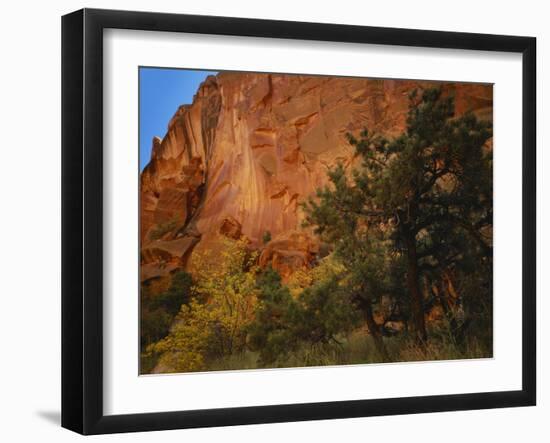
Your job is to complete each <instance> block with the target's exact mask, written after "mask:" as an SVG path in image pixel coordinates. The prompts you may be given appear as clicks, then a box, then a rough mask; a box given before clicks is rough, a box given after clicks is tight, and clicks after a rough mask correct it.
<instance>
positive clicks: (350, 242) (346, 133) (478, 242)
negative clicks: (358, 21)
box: [62, 9, 536, 434]
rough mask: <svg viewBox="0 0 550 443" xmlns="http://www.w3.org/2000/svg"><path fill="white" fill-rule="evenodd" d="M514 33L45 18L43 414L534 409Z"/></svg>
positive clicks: (530, 170)
mask: <svg viewBox="0 0 550 443" xmlns="http://www.w3.org/2000/svg"><path fill="white" fill-rule="evenodd" d="M535 51H536V41H535V39H534V38H530V37H512V36H497V35H483V34H463V33H452V32H435V31H420V30H408V29H388V28H373V27H358V26H347V25H336V24H318V23H298V22H279V21H269V20H252V19H242V18H228V17H207V16H189V15H175V14H158V13H146V12H125V11H108V10H90V9H84V10H81V11H77V12H74V13H72V14H69V15H66V16H64V17H63V21H62V56H63V66H62V76H63V79H62V86H63V88H62V89H63V94H62V105H63V111H62V112H63V115H62V120H63V127H62V135H63V137H62V138H63V146H62V151H63V156H62V158H63V165H62V172H63V211H62V212H63V214H62V218H63V227H62V231H63V246H62V250H63V294H62V296H63V302H62V307H63V312H62V321H63V324H62V334H63V337H62V345H63V346H62V358H63V361H62V372H63V373H62V381H63V383H62V425H63V426H64V427H66V428H69V429H72V430H74V431H77V432H80V433H83V434H100V433H113V432H129V431H146V430H160V429H176V428H190V427H206V426H227V425H238V424H251V423H272V422H281V421H299V420H316V419H328V418H346V417H360V416H375V415H388V414H408V413H422V412H433V411H453V410H464V409H483V408H497V407H512V406H529V405H534V404H535V401H536V372H535V370H536V353H535V351H536V337H535V335H536V334H535V331H536V325H535V319H536V316H535V305H536V281H535V262H536V250H535V246H536V216H535V202H536V186H535V166H536V159H535V130H536V125H535V121H536V119H535V110H536V106H535V95H536V94H535V72H536V69H535V59H536V53H535Z"/></svg>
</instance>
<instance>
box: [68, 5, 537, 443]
mask: <svg viewBox="0 0 550 443" xmlns="http://www.w3.org/2000/svg"><path fill="white" fill-rule="evenodd" d="M107 28H118V29H132V30H147V31H171V32H180V33H181V32H183V33H199V34H217V35H227V36H248V37H269V38H280V39H301V40H316V41H332V42H352V43H368V44H377V45H399V46H416V47H425V48H453V49H465V50H482V51H501V52H510V53H520V54H522V64H523V79H522V82H523V86H522V87H523V98H522V107H523V108H522V111H523V114H522V131H523V135H522V137H523V138H522V158H523V165H522V171H523V177H522V183H523V189H522V195H523V203H522V204H523V208H522V209H523V214H522V221H523V233H522V240H523V246H522V248H523V251H522V253H523V257H522V263H523V268H522V290H523V291H522V314H521V315H522V359H523V361H522V389H521V390H517V391H506V392H479V393H468V394H457V395H435V396H420V397H403V398H391V399H370V400H357V401H333V402H323V403H307V404H287V405H281V404H279V405H266V406H260V407H236V408H224V409H208V410H190V411H177V412H160V413H142V414H131V415H104V413H103V407H102V404H103V373H102V371H103V343H102V327H103V326H102V325H103V319H102V316H103V299H102V284H103V279H102V266H103V246H102V245H103V227H102V223H103V208H102V207H103V198H102V195H103V181H102V177H103V166H102V164H103V147H102V137H103V111H102V109H103V88H102V84H103V78H102V77H103V38H102V37H103V30H104V29H107ZM535 85H536V39H535V38H532V37H515V36H503V35H484V34H470V33H456V32H440V31H422V30H412V29H390V28H377V27H364V26H348V25H337V24H319V23H300V22H283V21H272V20H256V19H244V18H229V17H209V16H193V15H177V14H161V13H149V12H127V11H110V10H97V9H83V10H80V11H76V12H73V13H71V14H68V15H65V16H64V17H63V18H62V201H63V203H62V426H63V427H65V428H68V429H71V430H73V431H76V432H79V433H82V434H103V433H115V432H132V431H151V430H162V429H178V428H194V427H211V426H229V425H241V424H255V423H273V422H285V421H301V420H319V419H331V418H347V417H363V416H380V415H392V414H412V413H424V412H436V411H457V410H467V409H486V408H502V407H513V406H530V405H535V403H536V315H535V313H536V275H535V274H536V270H535V269H536V175H535V173H536V142H535V140H536V132H535V131H536V89H535Z"/></svg>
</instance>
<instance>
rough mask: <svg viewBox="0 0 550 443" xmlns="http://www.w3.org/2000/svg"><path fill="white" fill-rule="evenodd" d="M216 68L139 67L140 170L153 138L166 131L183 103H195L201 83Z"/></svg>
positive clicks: (147, 159)
mask: <svg viewBox="0 0 550 443" xmlns="http://www.w3.org/2000/svg"><path fill="white" fill-rule="evenodd" d="M214 74H216V72H214V71H194V70H188V69H170V68H139V111H140V113H139V170H140V171H142V170H143V168H144V167H145V166H146V165H147V163H149V159H150V158H151V140H153V137H154V136H155V135H156V136H158V137H160V138H162V137H164V135H165V134H166V128H167V126H168V122H169V121H170V119H171V118H172V116H173V115H174V113H175V112H176V110H177V109H178V107H179V106H180V105H183V104H188V103H192V102H193V95H195V93H196V92H197V89H198V87H199V85H200V84H201V83H202V82H203V81H204V79H206V77H208V76H209V75H214Z"/></svg>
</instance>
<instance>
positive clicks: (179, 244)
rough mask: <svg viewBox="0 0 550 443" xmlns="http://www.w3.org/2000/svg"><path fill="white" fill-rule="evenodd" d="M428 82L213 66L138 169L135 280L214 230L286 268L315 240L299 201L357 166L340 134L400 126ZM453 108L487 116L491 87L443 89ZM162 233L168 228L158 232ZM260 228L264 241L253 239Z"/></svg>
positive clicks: (177, 258)
mask: <svg viewBox="0 0 550 443" xmlns="http://www.w3.org/2000/svg"><path fill="white" fill-rule="evenodd" d="M433 85H434V84H433V83H430V82H420V81H402V80H379V79H359V78H342V77H340V78H335V77H332V78H331V77H322V76H303V75H275V74H273V75H272V74H253V73H250V74H249V73H220V74H218V75H216V76H211V77H209V78H207V80H206V81H205V82H204V83H203V84H202V85H201V86H200V88H199V90H198V92H197V94H196V96H195V98H194V101H193V103H192V104H191V105H184V106H181V107H180V109H179V110H178V111H177V112H176V114H175V115H174V117H173V118H172V119H171V121H170V122H169V124H168V130H167V132H166V134H165V136H164V138H163V139H162V140H161V139H159V138H157V137H155V139H154V140H153V147H152V154H151V161H150V163H149V164H148V165H147V166H146V168H145V169H144V171H143V172H142V175H141V189H140V197H141V221H140V222H141V229H140V235H141V242H142V243H141V245H142V254H141V261H142V269H143V270H145V269H146V270H147V272H142V280H146V279H149V278H152V277H155V276H159V275H163V274H166V273H167V272H169V271H170V270H173V269H174V267H176V268H177V267H183V268H185V266H186V264H187V261H188V259H189V257H190V254H192V251H193V248H194V247H195V246H196V245H197V243H199V242H207V243H208V244H210V241H212V239H214V238H215V237H216V236H218V235H219V234H223V235H224V236H228V237H231V238H239V237H241V236H245V237H246V238H247V239H248V240H249V242H250V244H251V246H252V247H255V248H258V249H262V253H261V258H260V262H261V264H262V265H264V266H267V265H268V264H271V265H272V266H273V267H274V268H276V269H278V270H280V271H281V273H282V274H284V275H288V274H289V273H291V272H292V270H293V269H296V268H299V267H303V266H307V265H308V263H309V262H310V261H311V260H312V259H313V258H314V256H315V254H316V251H317V250H318V245H317V244H316V240H315V239H314V238H313V236H312V235H311V233H309V232H307V231H306V230H304V229H302V228H301V222H302V220H303V218H304V214H303V213H302V211H301V208H300V202H302V201H304V200H305V199H306V198H307V197H308V196H310V195H312V194H313V193H314V192H315V190H316V189H317V188H318V187H320V186H323V185H325V184H326V183H327V175H326V172H327V169H328V168H331V167H333V166H334V165H336V164H337V163H338V162H341V163H343V164H344V165H345V166H346V167H348V168H349V167H350V166H353V165H354V164H355V162H356V159H355V158H354V152H353V149H352V148H351V147H350V146H349V144H348V142H347V140H346V133H348V132H354V133H356V132H357V131H359V130H361V129H363V128H364V127H368V128H369V130H370V131H376V132H378V133H381V134H384V135H386V136H393V135H397V134H399V133H400V132H401V131H403V129H404V128H405V126H406V116H407V111H408V104H409V101H408V94H409V92H410V91H411V89H413V88H415V87H418V88H425V87H428V86H433ZM443 88H444V91H445V93H453V94H454V95H455V101H456V111H457V114H462V113H464V112H466V111H468V110H472V111H474V112H476V113H477V114H478V115H480V116H481V117H483V118H485V119H490V118H492V87H491V86H490V85H478V84H455V83H449V84H444V85H443ZM164 231H166V232H164ZM266 232H269V233H270V234H271V236H272V240H271V241H270V242H269V243H268V244H267V245H263V242H262V237H263V235H264V234H265V233H266Z"/></svg>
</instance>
